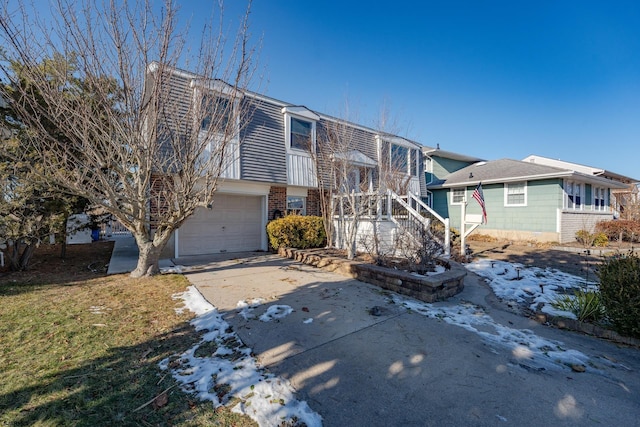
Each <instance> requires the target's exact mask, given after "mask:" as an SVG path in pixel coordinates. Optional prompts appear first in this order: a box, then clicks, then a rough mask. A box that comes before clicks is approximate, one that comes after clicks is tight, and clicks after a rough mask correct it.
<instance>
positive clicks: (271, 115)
mask: <svg viewBox="0 0 640 427" xmlns="http://www.w3.org/2000/svg"><path fill="white" fill-rule="evenodd" d="M243 106H244V108H246V109H247V110H246V111H247V114H248V115H249V122H248V124H247V126H246V127H245V128H244V129H242V132H241V142H240V172H241V175H240V176H241V178H242V179H248V180H252V181H262V182H271V183H276V184H286V183H287V160H286V148H285V139H284V116H283V114H282V113H281V112H280V110H281V107H280V106H278V105H274V104H270V103H267V102H266V101H262V100H256V99H249V98H246V99H245V100H243Z"/></svg>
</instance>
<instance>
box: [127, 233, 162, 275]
mask: <svg viewBox="0 0 640 427" xmlns="http://www.w3.org/2000/svg"><path fill="white" fill-rule="evenodd" d="M137 240H138V239H136V241H137ZM138 250H139V252H140V255H138V265H137V266H136V269H135V270H133V271H132V272H131V277H149V276H153V275H155V274H158V273H159V272H160V267H159V266H158V261H159V260H160V252H162V248H157V247H156V246H154V244H153V242H146V243H143V244H140V243H138Z"/></svg>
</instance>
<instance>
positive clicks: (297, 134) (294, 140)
mask: <svg viewBox="0 0 640 427" xmlns="http://www.w3.org/2000/svg"><path fill="white" fill-rule="evenodd" d="M312 128H313V123H311V122H307V121H305V120H300V119H296V118H295V117H291V148H295V149H296V150H304V151H309V149H310V148H311V142H312V138H311V130H312Z"/></svg>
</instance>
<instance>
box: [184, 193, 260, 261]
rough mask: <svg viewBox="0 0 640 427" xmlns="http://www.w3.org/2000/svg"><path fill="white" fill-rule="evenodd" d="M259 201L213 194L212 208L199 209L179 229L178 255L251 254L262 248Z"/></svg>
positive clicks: (254, 197) (256, 198)
mask: <svg viewBox="0 0 640 427" xmlns="http://www.w3.org/2000/svg"><path fill="white" fill-rule="evenodd" d="M262 216H263V213H262V198H261V197H258V196H235V195H224V194H220V195H217V196H216V198H215V200H214V204H213V208H212V209H204V208H199V209H198V210H196V212H195V213H194V214H193V215H192V216H191V217H190V218H189V219H188V220H187V221H185V223H184V224H183V225H182V227H180V231H179V234H178V240H179V243H178V251H179V254H180V256H186V255H201V254H209V253H220V252H243V251H253V250H258V249H260V248H261V245H262V233H264V230H262Z"/></svg>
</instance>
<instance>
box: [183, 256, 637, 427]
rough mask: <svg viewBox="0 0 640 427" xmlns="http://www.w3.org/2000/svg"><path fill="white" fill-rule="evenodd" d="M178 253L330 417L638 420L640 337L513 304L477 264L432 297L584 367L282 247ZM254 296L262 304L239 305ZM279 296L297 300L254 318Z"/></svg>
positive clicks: (262, 357) (367, 422) (264, 356)
mask: <svg viewBox="0 0 640 427" xmlns="http://www.w3.org/2000/svg"><path fill="white" fill-rule="evenodd" d="M175 262H176V264H181V265H185V266H189V267H190V268H189V269H188V271H187V273H186V277H187V278H188V279H189V281H190V282H191V283H193V284H194V285H195V286H196V287H197V288H198V289H199V290H200V292H201V293H202V294H203V295H204V297H205V298H206V299H207V300H208V301H209V302H211V303H212V304H213V305H214V306H216V307H217V308H218V310H219V312H220V313H221V314H223V317H224V318H225V320H227V321H228V322H229V323H230V324H231V325H232V327H233V328H234V330H235V331H236V332H237V333H238V334H239V336H240V337H241V338H242V340H243V341H244V343H245V344H246V345H247V346H248V347H251V348H252V349H253V351H254V353H255V354H256V357H257V358H258V360H259V362H260V363H261V365H262V366H264V367H266V368H267V369H268V370H269V371H271V372H272V373H274V374H275V375H278V376H281V377H284V378H287V379H289V380H290V381H291V383H292V385H293V386H294V387H295V388H296V390H297V397H298V399H300V400H306V401H307V403H308V404H309V406H310V407H311V408H312V409H313V410H315V411H316V412H318V413H319V414H320V415H321V416H322V417H323V421H324V425H325V426H345V425H349V426H359V425H362V426H395V425H402V426H407V425H415V426H495V425H498V426H500V425H504V426H509V425H513V426H516V425H517V426H540V425H549V426H573V425H580V426H584V425H600V426H602V425H615V426H640V375H639V374H638V372H639V370H640V351H639V350H638V349H635V348H623V347H619V346H616V345H613V344H611V343H608V342H605V341H601V340H598V339H594V338H591V337H586V336H582V335H579V334H576V333H573V332H568V331H562V330H557V329H553V328H549V327H546V326H541V325H538V324H537V323H535V322H533V321H531V320H529V319H525V318H523V317H520V316H517V315H515V314H512V313H510V312H509V311H506V310H505V309H504V308H503V307H502V305H501V304H500V303H499V302H498V301H497V300H496V299H495V297H494V296H493V294H492V293H491V291H490V290H489V288H488V287H487V286H486V285H485V284H484V283H483V282H482V280H481V279H480V278H478V277H477V276H475V275H473V274H470V275H469V276H468V277H467V279H466V281H465V290H464V291H463V292H462V293H461V294H459V295H458V296H456V297H455V298H452V299H450V300H449V301H447V302H444V303H437V304H433V305H432V306H429V307H432V308H438V307H440V308H447V309H449V308H451V309H452V310H453V311H455V310H456V309H457V307H458V306H459V304H462V303H463V302H471V303H473V304H475V305H477V306H478V307H479V308H478V310H482V311H483V313H485V314H487V315H488V316H490V317H491V318H492V319H493V321H495V322H496V324H497V325H499V326H496V327H500V328H502V327H504V328H506V329H509V330H513V331H515V332H516V333H518V331H519V330H522V329H528V330H531V331H533V334H535V335H534V336H535V337H540V339H546V340H552V341H554V342H555V341H557V342H560V344H559V345H558V347H559V348H561V350H562V351H570V352H579V353H582V354H585V355H586V356H588V360H589V362H588V363H587V370H586V372H574V371H572V369H571V368H570V367H568V366H566V365H562V364H559V363H558V364H554V362H553V358H552V357H550V359H549V360H550V362H549V364H548V365H544V366H541V365H539V364H538V365H536V364H535V363H529V362H528V359H527V358H526V357H523V356H522V355H521V354H519V353H518V352H517V351H516V350H515V349H514V348H513V347H512V346H511V347H510V346H509V345H508V343H507V344H505V345H501V344H500V343H496V342H494V341H491V340H487V339H486V336H483V333H485V332H487V331H483V330H482V328H479V330H477V331H476V332H473V331H470V330H468V328H467V329H465V328H464V327H462V326H461V325H456V324H451V323H447V322H446V321H443V320H441V319H439V318H437V317H436V318H433V317H428V316H424V315H422V314H419V313H418V312H416V311H415V310H408V309H407V308H406V307H404V306H402V305H400V304H398V303H394V302H392V299H391V298H390V295H391V294H389V293H388V292H383V291H382V290H380V289H379V288H376V287H374V286H371V285H369V284H366V283H362V282H359V281H356V280H351V279H347V278H345V277H343V276H339V275H337V274H334V273H330V272H326V271H323V270H320V269H316V268H313V267H309V266H306V265H301V264H298V263H296V262H294V261H291V260H288V259H283V258H280V257H278V256H277V255H270V254H259V253H251V254H229V255H219V256H214V257H189V258H181V259H179V260H175ZM254 299H256V300H257V299H260V300H261V304H260V305H257V306H256V307H254V308H252V309H249V310H248V309H246V308H245V311H244V312H243V311H241V310H240V309H239V308H238V302H239V301H244V302H248V303H251V302H252V301H253V300H254ZM405 299H406V298H405ZM274 305H280V306H289V307H291V308H292V309H293V312H292V313H291V314H289V315H287V316H285V317H282V318H280V319H275V320H272V321H269V322H264V321H261V320H259V319H258V317H259V316H261V315H263V314H265V312H266V311H267V309H268V308H269V307H271V306H274ZM309 319H312V320H309ZM533 334H532V335H533Z"/></svg>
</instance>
